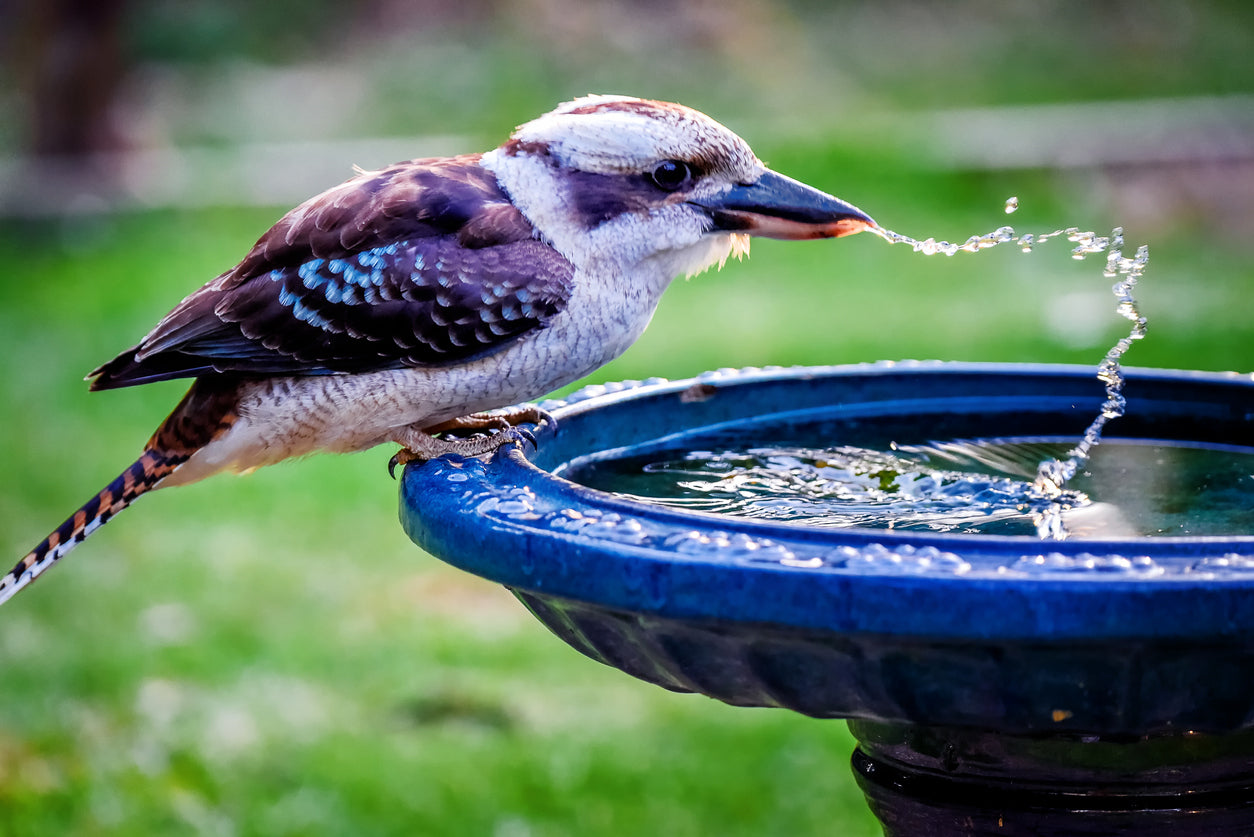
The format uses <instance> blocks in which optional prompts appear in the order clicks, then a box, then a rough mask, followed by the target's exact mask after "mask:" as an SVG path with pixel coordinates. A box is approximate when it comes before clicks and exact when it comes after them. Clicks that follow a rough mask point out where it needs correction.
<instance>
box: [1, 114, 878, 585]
mask: <svg viewBox="0 0 1254 837" xmlns="http://www.w3.org/2000/svg"><path fill="white" fill-rule="evenodd" d="M871 227H874V222H873V221H872V220H871V219H870V218H868V217H867V216H866V215H865V214H863V213H862V212H861V211H859V210H858V209H857V208H855V207H853V206H851V205H849V204H847V203H845V202H843V201H840V200H838V199H836V198H834V197H831V196H830V195H827V194H825V193H823V192H820V191H818V190H816V189H812V188H810V187H809V186H806V185H803V184H801V183H798V182H797V181H795V180H791V179H789V178H787V177H784V176H783V175H780V174H776V173H775V172H773V171H771V170H770V169H768V168H766V166H764V165H763V164H762V162H761V161H760V160H759V159H758V158H757V157H756V156H755V155H754V153H753V151H752V150H750V148H749V146H748V145H747V144H746V143H745V141H744V140H742V139H741V138H740V137H738V136H736V135H735V134H734V133H732V132H731V131H729V130H728V129H727V128H725V127H723V126H722V125H720V124H719V123H717V122H715V121H714V120H712V119H710V118H709V117H707V116H705V115H704V114H701V113H698V112H697V111H694V110H691V109H689V108H686V107H683V106H681V105H676V104H669V103H666V102H656V101H648V100H643V99H635V98H629V97H626V96H587V97H585V98H581V99H576V100H574V101H571V102H567V103H566V104H563V105H561V106H559V107H558V108H557V109H556V110H554V111H552V112H551V113H547V114H545V115H544V116H541V117H539V118H538V119H535V120H533V121H531V122H528V123H526V124H524V125H522V126H521V127H519V128H518V129H517V130H516V131H515V132H514V133H513V135H512V136H511V137H510V139H509V140H508V141H507V142H506V143H505V144H503V145H501V146H500V147H499V148H497V149H495V150H493V151H489V152H487V153H486V154H467V155H464V156H459V157H450V158H440V159H421V160H411V161H409V162H404V163H397V164H396V165H393V166H389V167H387V168H384V169H381V170H379V171H363V172H360V173H359V174H357V176H356V177H353V178H352V179H350V180H348V181H346V182H344V183H342V184H340V185H339V186H336V187H334V188H333V189H330V190H328V191H326V192H323V193H322V194H320V195H318V196H317V197H314V198H311V199H310V200H308V201H306V202H305V203H303V204H301V205H300V206H298V207H296V208H295V209H293V210H292V211H291V212H289V213H288V214H287V215H285V216H284V217H283V218H281V219H280V220H279V222H278V223H277V224H275V225H274V226H273V227H272V228H271V229H270V230H269V231H267V232H266V233H265V234H264V235H263V236H262V237H261V238H260V239H259V240H258V241H257V243H256V244H255V245H254V246H253V248H252V250H250V251H249V252H248V254H247V255H246V256H245V257H244V259H243V261H241V262H240V263H239V264H238V265H236V266H235V267H233V268H231V269H230V270H228V271H226V272H225V273H223V274H222V275H221V276H219V277H217V278H216V279H214V280H213V281H212V282H210V283H209V284H207V285H205V286H204V287H202V288H201V289H200V290H198V291H196V292H195V293H193V294H192V295H191V296H189V297H187V298H186V299H185V300H183V301H182V302H181V303H180V304H179V305H178V306H177V307H176V308H175V309H174V310H173V311H171V312H170V313H169V314H168V315H167V316H166V317H165V318H164V319H163V320H161V322H159V323H158V324H157V326H156V328H154V329H153V330H152V331H151V332H150V333H149V334H148V335H147V336H146V337H144V339H143V340H141V341H140V342H139V345H137V346H135V347H134V348H131V349H127V350H126V351H125V352H123V353H122V354H120V355H119V356H118V357H116V358H114V359H113V360H111V361H109V362H108V363H106V364H104V365H103V366H101V367H100V368H98V369H96V370H95V371H94V372H92V373H91V375H90V376H89V377H90V378H91V379H92V384H91V387H92V389H95V390H99V389H112V388H114V387H126V386H133V385H135V384H142V383H147V382H149V381H161V380H167V379H170V378H192V379H193V381H192V385H191V388H190V390H188V392H187V395H186V396H184V398H183V400H182V401H181V402H180V403H179V404H178V406H177V407H175V409H174V412H173V413H172V414H171V415H170V417H169V418H167V419H166V420H165V422H164V423H162V425H161V426H160V427H159V428H157V431H156V433H154V434H153V436H152V438H151V439H150V440H149V441H148V444H147V446H146V448H145V449H144V452H143V453H142V454H141V455H140V457H139V459H138V460H136V461H135V462H134V464H132V465H131V466H130V467H128V468H127V469H126V470H125V471H123V472H122V474H121V475H120V476H118V478H117V479H115V480H114V481H113V482H112V483H110V484H109V485H108V486H107V487H106V488H104V489H103V490H102V491H100V493H99V494H97V495H96V496H95V497H93V498H92V499H91V500H90V501H88V502H87V503H86V504H85V505H84V506H83V507H82V508H81V509H79V510H78V511H77V512H76V513H75V514H74V515H73V516H72V517H70V519H69V520H67V521H65V523H63V524H61V526H60V527H58V528H57V529H56V531H54V532H53V533H52V534H50V535H49V536H48V537H47V538H45V539H44V541H43V542H42V543H40V544H39V545H38V546H36V547H35V548H34V549H33V550H31V551H30V553H28V554H27V555H26V556H24V557H23V558H22V559H21V560H20V561H19V562H18V564H17V566H16V567H14V569H13V570H12V571H11V572H10V573H8V574H7V575H6V576H5V577H3V578H2V579H0V601H4V600H6V599H8V598H9V597H10V596H12V595H13V594H14V593H15V592H17V591H18V590H20V589H21V588H22V587H24V586H25V585H27V584H28V583H30V582H31V581H32V580H33V579H34V578H35V577H37V576H38V575H39V574H40V573H41V572H43V571H44V570H45V569H47V568H48V567H49V566H50V565H51V564H52V563H53V562H55V561H56V560H57V559H59V558H60V557H62V556H63V555H65V554H66V553H67V552H69V551H70V549H72V548H73V547H74V546H75V545H76V544H78V543H79V542H81V541H82V540H83V539H84V538H86V537H87V536H88V535H89V534H91V533H92V532H93V531H94V530H95V529H96V528H98V527H99V526H100V525H101V524H103V523H105V522H106V521H107V520H108V519H109V518H110V517H112V516H113V515H114V514H116V513H117V512H119V511H121V510H122V509H123V508H125V507H126V506H128V505H129V504H130V503H131V502H133V501H134V500H135V498H136V497H138V496H139V495H141V494H143V493H145V492H147V491H151V490H152V489H154V488H164V487H166V486H174V485H183V484H185V483H190V482H194V481H196V480H200V479H203V478H204V477H207V476H209V475H211V474H215V473H217V472H219V471H245V470H249V469H252V468H256V467H258V466H261V465H269V464H272V463H275V462H278V461H280V460H283V459H287V458H289V457H294V456H301V455H303V454H307V453H312V452H314V451H320V450H326V451H358V450H364V449H366V448H370V447H374V446H375V445H379V444H383V443H385V442H394V443H398V444H400V445H401V452H400V454H398V458H399V460H400V461H408V460H410V459H425V458H431V457H435V456H439V455H441V454H444V453H460V454H463V455H470V456H473V455H478V454H482V453H487V452H489V451H491V450H495V449H496V448H497V447H499V446H500V445H501V444H504V443H505V442H508V441H516V440H518V438H519V437H520V434H521V435H524V436H525V435H526V433H525V431H521V432H520V431H519V430H517V429H515V425H517V424H520V423H524V422H526V423H538V422H540V421H542V420H543V419H544V418H545V417H544V414H543V413H542V412H541V411H539V410H537V409H535V408H529V409H528V408H523V409H515V410H513V411H508V412H504V413H499V414H496V415H492V416H486V415H484V413H485V412H486V411H491V410H498V409H500V408H503V407H506V406H508V405H512V404H518V403H520V402H524V401H527V400H530V399H535V398H539V397H541V396H543V395H545V394H546V393H548V392H550V391H552V390H554V389H556V388H558V387H560V386H562V385H564V384H567V383H569V382H571V381H574V380H576V379H578V378H580V377H582V376H584V375H586V374H588V373H590V372H592V371H593V370H595V369H596V368H598V367H599V366H601V365H602V364H604V363H606V362H608V361H610V360H611V359H613V358H615V357H617V356H618V355H619V354H621V353H622V352H623V351H624V350H625V349H626V348H627V347H628V346H630V345H631V344H632V343H633V342H634V341H635V340H636V338H638V337H639V336H640V334H641V332H643V331H644V328H645V326H646V325H647V324H648V322H649V319H650V318H651V317H652V316H653V311H654V309H655V308H656V306H657V304H658V300H659V299H660V297H661V296H662V292H663V291H665V290H666V287H667V286H668V285H669V284H670V283H671V281H672V280H673V279H674V278H675V277H677V276H680V275H691V274H695V273H698V272H700V271H702V270H705V269H706V268H708V267H710V266H711V265H715V264H721V263H722V262H724V261H725V260H726V259H727V258H728V256H729V255H733V254H742V253H744V252H746V251H747V250H748V246H749V245H748V237H749V236H752V235H761V236H768V237H771V238H784V239H810V238H834V237H838V236H843V235H848V234H850V233H855V232H858V231H860V230H863V229H866V228H871ZM463 429H483V430H488V431H496V432H491V433H488V434H487V435H479V436H471V437H470V438H460V439H459V438H441V437H440V436H438V435H435V434H439V433H442V432H444V431H450V430H463ZM395 461H396V460H394V463H395Z"/></svg>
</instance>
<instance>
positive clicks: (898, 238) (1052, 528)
mask: <svg viewBox="0 0 1254 837" xmlns="http://www.w3.org/2000/svg"><path fill="white" fill-rule="evenodd" d="M1018 208H1019V199H1018V198H1014V197H1012V198H1010V199H1008V200H1007V201H1006V207H1005V209H1006V214H1010V213H1013V212H1014V211H1015V210H1017V209H1018ZM871 232H874V233H875V234H876V235H878V236H879V237H880V238H883V239H884V240H885V241H888V242H889V243H890V244H908V245H910V247H911V248H912V249H913V250H914V251H915V252H916V253H924V254H926V255H929V256H930V255H936V254H938V253H943V254H944V255H946V256H953V255H956V254H957V253H960V252H961V253H978V252H979V251H981V250H987V249H989V248H991V247H996V246H998V245H1001V244H1006V243H1010V242H1013V243H1015V244H1017V245H1018V246H1019V249H1021V250H1022V251H1023V252H1025V253H1030V252H1032V251H1033V250H1034V249H1035V248H1036V247H1038V246H1040V245H1041V244H1044V243H1045V242H1047V241H1049V240H1050V239H1054V238H1058V237H1060V236H1066V238H1067V240H1068V241H1070V242H1071V243H1072V245H1073V246H1072V248H1071V257H1072V258H1074V259H1084V258H1087V257H1088V256H1090V255H1095V254H1099V253H1105V254H1106V265H1105V268H1104V269H1103V271H1102V275H1103V276H1104V277H1105V278H1106V279H1107V280H1115V281H1114V284H1113V285H1112V286H1111V292H1112V293H1113V294H1114V296H1115V300H1116V307H1115V311H1116V312H1117V313H1118V314H1119V315H1120V316H1121V317H1124V318H1125V319H1127V320H1130V321H1131V322H1132V327H1131V329H1130V331H1129V332H1128V334H1127V336H1125V337H1123V338H1121V339H1120V340H1119V341H1118V342H1117V343H1115V345H1114V346H1112V347H1111V348H1110V350H1109V351H1108V352H1106V356H1105V357H1104V358H1103V359H1102V361H1101V363H1099V364H1098V365H1097V378H1098V380H1100V381H1101V382H1102V383H1103V384H1104V385H1105V387H1106V400H1105V401H1104V402H1103V403H1102V406H1101V408H1100V409H1099V410H1098V414H1097V417H1096V418H1094V419H1093V421H1092V422H1091V423H1090V424H1089V426H1088V428H1087V429H1086V430H1085V431H1084V434H1083V435H1082V436H1081V437H1080V441H1079V442H1078V443H1077V444H1076V446H1075V447H1073V448H1072V449H1071V450H1069V451H1068V452H1067V453H1066V454H1065V455H1064V457H1063V458H1062V459H1047V460H1045V461H1043V462H1041V463H1040V465H1039V466H1038V467H1037V472H1036V479H1035V480H1034V481H1033V483H1032V492H1033V496H1034V498H1035V499H1036V500H1037V501H1038V505H1037V508H1036V509H1035V510H1034V516H1035V520H1036V528H1037V533H1038V534H1039V535H1040V536H1041V537H1042V538H1052V539H1055V540H1063V539H1065V538H1066V537H1067V530H1066V528H1065V526H1064V525H1063V512H1065V511H1068V510H1069V509H1070V508H1071V507H1072V505H1073V502H1072V501H1073V498H1072V497H1071V496H1070V495H1069V493H1068V492H1067V490H1066V486H1067V482H1068V481H1069V480H1071V478H1072V477H1074V476H1075V475H1076V473H1078V472H1079V471H1080V470H1081V469H1082V468H1083V467H1084V466H1085V465H1086V464H1087V463H1088V461H1089V458H1090V456H1091V455H1092V450H1093V448H1094V447H1095V446H1097V445H1098V444H1100V442H1101V437H1102V430H1103V429H1104V428H1105V426H1106V424H1107V422H1109V421H1110V420H1111V419H1115V418H1118V417H1119V416H1122V415H1123V413H1124V410H1125V409H1126V407H1127V401H1126V399H1125V398H1124V395H1123V385H1124V375H1123V367H1122V363H1121V362H1122V359H1123V355H1124V353H1125V352H1127V351H1128V349H1129V348H1131V346H1132V344H1133V343H1134V342H1135V341H1137V340H1140V339H1142V338H1143V337H1145V329H1146V319H1145V317H1144V316H1143V315H1142V314H1141V312H1140V310H1139V308H1138V307H1137V301H1136V298H1135V297H1134V296H1133V289H1134V288H1135V287H1136V285H1137V282H1138V281H1139V280H1140V278H1141V275H1142V274H1143V273H1144V272H1145V268H1146V266H1147V265H1148V264H1149V248H1148V247H1147V246H1145V245H1141V246H1140V247H1138V248H1137V250H1136V255H1135V256H1132V257H1130V258H1129V257H1126V256H1124V255H1123V250H1124V241H1123V228H1122V227H1115V229H1114V230H1113V231H1112V232H1111V234H1110V235H1109V236H1099V235H1097V234H1096V233H1093V232H1083V231H1081V230H1080V228H1079V227H1067V228H1066V229H1061V230H1054V231H1052V232H1046V233H1022V234H1020V233H1016V232H1015V229H1014V227H1009V226H1006V227H998V228H997V229H996V230H994V231H992V232H990V233H985V234H984V235H973V236H971V237H970V238H968V239H967V240H966V241H965V242H964V243H962V244H956V243H951V242H948V241H937V240H936V239H934V238H928V239H925V240H923V241H919V240H917V239H914V238H911V237H909V236H907V235H902V234H901V233H898V232H894V231H892V230H888V229H884V228H883V227H872V228H871Z"/></svg>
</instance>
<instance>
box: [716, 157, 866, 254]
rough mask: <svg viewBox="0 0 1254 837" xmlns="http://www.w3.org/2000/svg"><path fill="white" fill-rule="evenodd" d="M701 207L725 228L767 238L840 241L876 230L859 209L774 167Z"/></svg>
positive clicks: (722, 228) (717, 226)
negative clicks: (842, 238) (835, 239)
mask: <svg viewBox="0 0 1254 837" xmlns="http://www.w3.org/2000/svg"><path fill="white" fill-rule="evenodd" d="M699 205H700V206H702V207H703V208H704V209H705V210H706V211H707V212H709V213H710V217H711V218H712V219H713V220H714V225H715V227H716V228H718V229H720V230H728V231H730V232H742V233H748V234H749V235H761V236H766V237H767V238H785V239H794V240H796V239H807V238H839V237H840V236H842V235H852V234H854V233H856V232H861V231H862V230H864V229H866V228H867V227H874V226H876V224H875V222H874V221H872V220H871V219H870V217H869V216H867V215H866V213H864V212H863V211H862V210H860V209H858V208H857V207H856V206H853V205H852V204H848V203H845V202H844V201H842V200H840V199H839V198H834V197H832V196H831V195H829V194H827V193H826V192H820V191H819V190H818V189H814V188H811V187H810V186H807V185H805V184H804V183H801V182H799V181H796V180H793V179H792V178H791V177H785V176H784V175H782V174H776V173H775V172H773V171H770V170H769V169H768V170H767V172H766V174H764V175H762V176H761V177H760V178H758V180H757V182H756V183H751V184H748V185H738V186H734V187H732V189H731V191H729V192H726V193H724V194H723V195H721V196H719V197H717V198H714V199H712V200H710V201H708V202H705V203H700V204H699Z"/></svg>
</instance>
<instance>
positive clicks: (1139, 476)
mask: <svg viewBox="0 0 1254 837" xmlns="http://www.w3.org/2000/svg"><path fill="white" fill-rule="evenodd" d="M1017 207H1018V201H1017V199H1014V198H1012V199H1010V200H1009V201H1007V202H1006V212H1007V213H1011V212H1014V211H1015V210H1016V209H1017ZM873 231H874V232H875V233H876V234H878V235H880V236H881V237H882V238H884V239H886V240H887V241H889V242H891V243H895V244H896V243H904V244H907V245H909V246H910V247H912V248H913V249H914V250H915V251H917V252H921V253H924V254H928V255H937V254H943V255H948V256H953V255H955V254H957V253H963V252H979V251H981V250H985V249H989V248H991V247H996V246H999V245H1003V244H1014V245H1017V246H1018V247H1019V248H1020V249H1022V250H1023V251H1024V252H1033V251H1035V250H1036V249H1037V248H1039V247H1041V246H1042V245H1044V244H1046V243H1048V242H1050V241H1052V240H1054V239H1065V240H1066V241H1068V242H1069V243H1070V244H1071V256H1072V257H1073V258H1075V259H1085V258H1088V257H1090V256H1095V255H1099V254H1105V263H1104V265H1103V268H1102V275H1103V277H1104V278H1105V279H1106V280H1107V281H1109V282H1111V286H1112V290H1113V293H1114V296H1115V310H1116V311H1117V313H1118V314H1119V315H1120V316H1122V317H1124V318H1126V319H1127V320H1129V321H1130V323H1131V328H1130V330H1129V332H1128V334H1127V335H1126V336H1124V337H1123V338H1121V339H1120V340H1119V341H1118V342H1116V343H1115V345H1114V346H1112V347H1111V348H1110V350H1109V351H1108V352H1107V353H1106V355H1105V357H1104V358H1102V360H1101V362H1100V363H1099V364H1098V366H1097V369H1096V372H1095V376H1096V378H1097V379H1098V380H1100V381H1101V382H1102V384H1103V385H1104V387H1105V400H1104V401H1103V402H1102V404H1101V405H1100V407H1099V408H1098V410H1097V412H1096V415H1095V417H1094V418H1093V419H1092V421H1091V422H1090V423H1089V424H1088V425H1087V427H1086V428H1085V429H1084V430H1083V432H1081V433H1079V434H1078V436H1072V435H1062V432H1068V433H1069V432H1070V431H1064V428H1062V427H1054V428H1051V429H1043V428H1039V427H1032V428H1019V430H1020V431H1022V430H1027V431H1028V432H1027V433H1022V432H1016V430H1015V429H1007V430H1006V433H1008V434H1013V435H1007V436H1002V437H998V438H989V437H988V436H987V435H985V434H987V426H986V425H985V424H981V422H980V421H979V419H978V417H976V418H975V419H972V420H966V419H961V418H957V417H953V416H934V417H931V418H930V419H928V420H926V421H924V422H922V423H921V422H920V421H919V417H918V416H914V417H912V418H910V419H909V420H903V421H902V422H900V423H899V424H896V425H895V423H894V421H893V419H892V418H891V417H879V418H877V419H876V420H875V421H874V422H848V421H845V422H826V423H821V424H816V425H814V426H811V427H808V428H797V427H792V426H780V427H777V428H774V429H773V428H772V427H771V426H770V425H769V424H768V425H758V426H755V427H754V431H753V444H752V447H746V446H743V444H737V443H735V442H734V441H733V440H729V439H724V438H720V437H719V436H718V434H714V435H713V436H710V437H708V438H701V437H699V436H698V437H695V438H687V439H685V440H684V443H683V444H684V447H683V448H682V449H679V448H675V449H660V450H653V451H650V452H647V453H639V452H637V453H635V454H633V455H630V456H626V457H621V458H617V459H594V460H589V461H584V462H581V463H579V464H577V465H574V466H573V467H572V468H571V469H570V470H569V471H568V472H566V473H565V474H564V476H566V477H568V478H571V479H574V480H575V481H577V482H581V483H583V484H585V485H589V486H591V487H593V488H600V489H603V490H608V491H614V492H618V493H620V494H626V495H632V496H639V497H645V498H648V499H650V500H651V501H655V502H660V503H663V504H667V505H674V506H680V507H684V508H688V509H693V510H698V511H705V512H715V513H720V514H728V515H733V516H740V517H752V518H765V519H771V520H774V521H780V522H796V523H802V524H805V525H812V526H827V527H851V526H857V527H870V528H885V529H899V530H929V531H942V532H954V533H964V534H1002V535H1033V534H1035V535H1037V536H1039V537H1041V538H1052V539H1062V538H1066V537H1086V536H1089V537H1128V536H1137V537H1155V536H1208V535H1215V536H1222V535H1232V534H1238V533H1248V532H1250V531H1254V510H1252V509H1254V448H1246V447H1240V446H1232V445H1218V444H1213V445H1212V444H1204V443H1190V442H1183V443H1182V442H1179V441H1166V440H1164V441H1161V442H1157V441H1152V440H1144V439H1135V440H1127V439H1124V440H1107V441H1106V442H1105V443H1104V444H1101V445H1100V446H1099V443H1100V442H1102V433H1103V430H1104V429H1105V427H1106V425H1107V423H1108V422H1110V421H1111V420H1113V419H1116V418H1118V417H1120V416H1122V415H1123V413H1124V410H1125V399H1124V395H1123V385H1124V374H1123V370H1122V367H1121V361H1122V358H1123V355H1124V353H1125V352H1127V351H1128V349H1129V348H1130V347H1131V346H1132V344H1133V343H1134V342H1135V341H1137V340H1140V339H1141V338H1142V337H1144V335H1145V330H1146V320H1145V317H1144V316H1143V315H1142V314H1141V313H1140V311H1139V309H1138V307H1137V302H1136V299H1135V297H1134V295H1133V291H1134V289H1135V287H1136V285H1137V282H1138V280H1140V278H1141V276H1142V274H1143V273H1144V271H1145V268H1146V266H1147V264H1148V259H1149V255H1148V250H1147V248H1146V247H1144V246H1142V247H1139V248H1138V249H1137V250H1136V252H1135V255H1133V256H1131V257H1128V256H1125V255H1124V240H1123V232H1122V230H1121V229H1118V228H1116V229H1115V230H1114V231H1113V232H1112V233H1111V234H1110V235H1109V236H1099V235H1097V234H1095V233H1093V232H1085V231H1081V230H1080V229H1078V228H1074V227H1073V228H1066V229H1057V230H1053V231H1050V232H1045V233H1023V234H1020V233H1017V232H1016V231H1015V230H1014V229H1013V228H1012V227H1009V226H1003V227H1000V228H998V229H996V230H994V231H993V232H991V233H986V234H984V235H977V236H972V237H971V238H969V239H967V241H966V242H964V243H962V244H955V243H950V242H947V241H937V240H935V239H930V238H929V239H926V240H923V241H919V240H917V239H913V238H910V237H908V236H905V235H902V234H900V233H896V232H893V231H891V230H886V229H882V228H875V229H874V230H873ZM999 420H1000V417H999ZM964 422H965V424H964ZM921 425H922V427H921ZM1042 431H1043V432H1044V433H1048V434H1049V435H1042ZM920 433H927V434H928V435H926V436H924V437H920V435H919V434H920ZM967 434H972V435H967ZM833 440H839V444H838V445H833V444H832V442H833Z"/></svg>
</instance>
